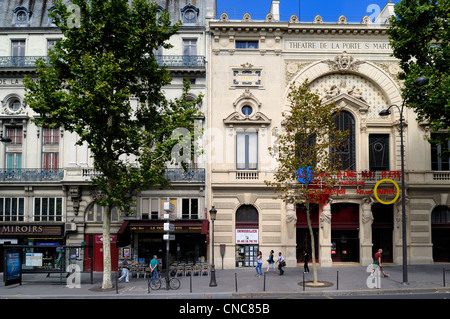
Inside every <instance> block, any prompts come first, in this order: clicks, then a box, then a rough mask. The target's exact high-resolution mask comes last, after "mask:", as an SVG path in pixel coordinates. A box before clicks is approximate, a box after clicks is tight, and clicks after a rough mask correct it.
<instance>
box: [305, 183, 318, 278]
mask: <svg viewBox="0 0 450 319" xmlns="http://www.w3.org/2000/svg"><path fill="white" fill-rule="evenodd" d="M306 188H307V189H308V184H306ZM306 220H307V222H308V228H309V236H310V237H311V258H312V265H313V275H314V277H313V278H314V284H317V283H318V279H317V267H316V248H315V242H314V232H313V230H312V226H311V215H310V211H309V193H308V192H306Z"/></svg>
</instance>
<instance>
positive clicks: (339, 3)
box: [217, 0, 400, 22]
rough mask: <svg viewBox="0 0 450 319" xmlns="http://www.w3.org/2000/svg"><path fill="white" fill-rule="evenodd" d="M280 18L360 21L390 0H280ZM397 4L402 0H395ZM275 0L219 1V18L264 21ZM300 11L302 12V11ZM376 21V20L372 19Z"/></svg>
mask: <svg viewBox="0 0 450 319" xmlns="http://www.w3.org/2000/svg"><path fill="white" fill-rule="evenodd" d="M279 1H280V20H282V21H287V20H289V18H290V16H291V15H293V14H295V15H297V17H298V16H299V15H300V21H309V22H311V21H313V20H314V17H315V16H316V15H317V14H319V15H321V16H322V19H323V20H324V21H325V22H335V21H337V20H338V18H339V16H340V15H341V14H343V15H345V16H346V17H347V21H349V22H360V21H361V20H362V18H363V17H364V16H365V15H368V16H369V17H371V18H372V17H374V16H376V14H377V13H378V12H379V10H382V9H383V7H384V6H385V5H386V3H388V2H389V0H315V1H314V0H279ZM391 2H394V3H397V2H400V0H392V1H391ZM271 3H272V0H217V17H218V18H219V17H220V15H221V14H222V13H223V12H226V13H227V14H228V16H229V18H230V19H242V16H243V15H244V13H246V12H248V13H250V16H251V17H252V19H254V20H264V18H265V17H266V15H267V13H269V10H270V4H271ZM299 12H300V14H299ZM372 20H373V19H372Z"/></svg>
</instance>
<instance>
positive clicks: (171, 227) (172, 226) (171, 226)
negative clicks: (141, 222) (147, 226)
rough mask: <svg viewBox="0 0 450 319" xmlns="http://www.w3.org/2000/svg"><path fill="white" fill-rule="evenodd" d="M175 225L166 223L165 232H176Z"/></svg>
mask: <svg viewBox="0 0 450 319" xmlns="http://www.w3.org/2000/svg"><path fill="white" fill-rule="evenodd" d="M174 230H175V225H174V224H171V223H164V231H174Z"/></svg>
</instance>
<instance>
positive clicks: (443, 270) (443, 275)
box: [442, 268, 445, 287]
mask: <svg viewBox="0 0 450 319" xmlns="http://www.w3.org/2000/svg"><path fill="white" fill-rule="evenodd" d="M442 280H443V283H444V287H445V268H442Z"/></svg>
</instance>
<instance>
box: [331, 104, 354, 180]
mask: <svg viewBox="0 0 450 319" xmlns="http://www.w3.org/2000/svg"><path fill="white" fill-rule="evenodd" d="M335 123H336V127H337V128H338V129H339V130H341V131H346V130H348V131H349V134H348V135H347V137H346V138H345V139H344V140H343V141H342V143H341V145H340V146H339V149H338V153H339V157H340V159H341V170H351V171H354V170H356V150H355V119H354V118H353V115H351V114H350V112H347V111H341V112H340V114H339V116H338V117H336V119H335Z"/></svg>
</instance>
